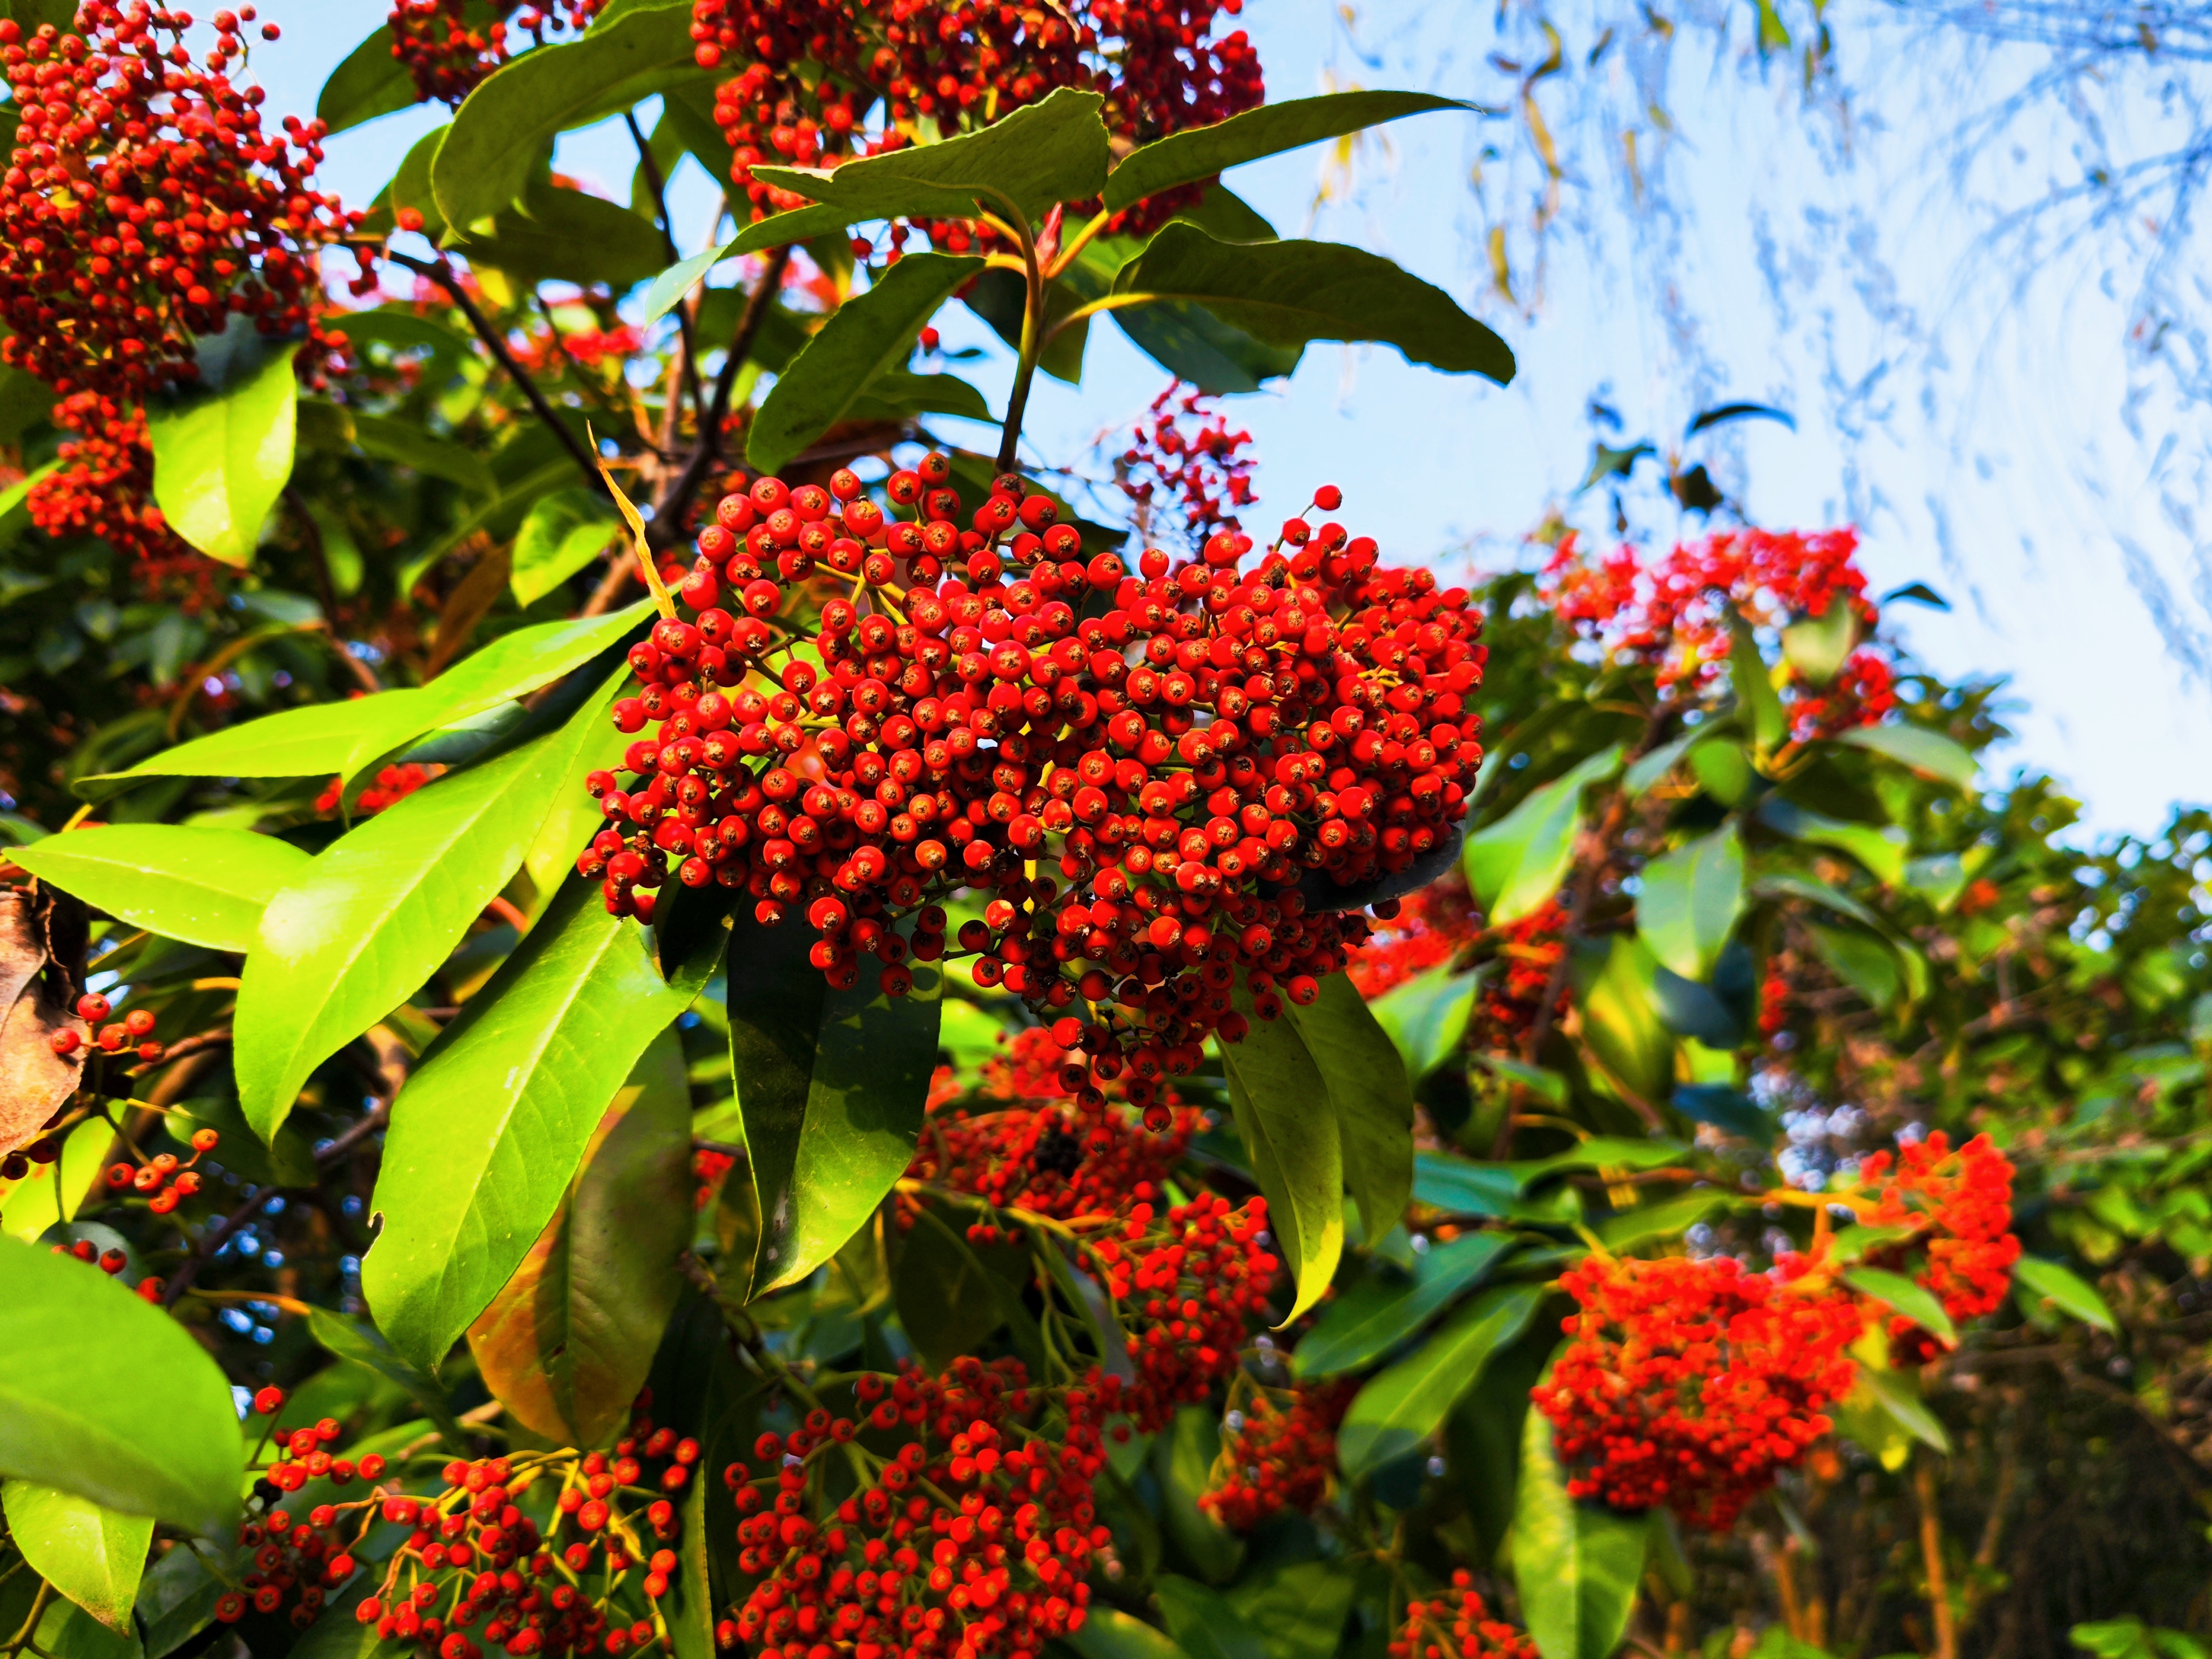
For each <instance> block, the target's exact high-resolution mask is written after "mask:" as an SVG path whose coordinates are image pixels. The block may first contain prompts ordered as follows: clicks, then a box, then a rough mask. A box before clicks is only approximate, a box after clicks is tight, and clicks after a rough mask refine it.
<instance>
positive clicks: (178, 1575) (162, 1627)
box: [135, 1548, 229, 1659]
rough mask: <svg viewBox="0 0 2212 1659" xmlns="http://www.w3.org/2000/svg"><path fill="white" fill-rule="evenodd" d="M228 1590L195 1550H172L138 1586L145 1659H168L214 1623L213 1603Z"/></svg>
mask: <svg viewBox="0 0 2212 1659" xmlns="http://www.w3.org/2000/svg"><path fill="white" fill-rule="evenodd" d="M228 1588H229V1586H228V1585H227V1584H225V1583H223V1582H222V1579H220V1578H218V1577H216V1575H215V1573H214V1572H213V1571H211V1570H210V1567H209V1566H208V1564H207V1562H206V1560H205V1559H204V1558H203V1557H202V1556H201V1554H200V1553H199V1552H198V1551H197V1550H196V1549H191V1548H185V1549H173V1550H171V1551H170V1552H169V1553H167V1555H164V1556H163V1557H162V1558H161V1559H160V1560H158V1561H156V1562H155V1564H154V1565H153V1566H152V1567H151V1568H150V1569H149V1571H147V1573H146V1576H145V1577H144V1578H143V1579H142V1580H141V1581H140V1582H139V1586H138V1601H137V1607H136V1608H135V1611H136V1613H137V1619H138V1623H139V1626H141V1627H142V1628H143V1630H144V1631H145V1632H146V1659H168V1656H169V1655H170V1654H172V1653H174V1652H175V1651H176V1650H178V1649H179V1648H180V1647H182V1646H183V1645H184V1644H185V1643H186V1642H189V1641H190V1640H191V1638H193V1637H195V1636H197V1635H198V1634H199V1633H200V1632H202V1631H204V1630H205V1629H206V1628H207V1627H208V1626H210V1625H212V1624H213V1623H215V1609H216V1602H218V1601H221V1600H222V1595H223V1592H224V1591H225V1590H227V1589H228Z"/></svg>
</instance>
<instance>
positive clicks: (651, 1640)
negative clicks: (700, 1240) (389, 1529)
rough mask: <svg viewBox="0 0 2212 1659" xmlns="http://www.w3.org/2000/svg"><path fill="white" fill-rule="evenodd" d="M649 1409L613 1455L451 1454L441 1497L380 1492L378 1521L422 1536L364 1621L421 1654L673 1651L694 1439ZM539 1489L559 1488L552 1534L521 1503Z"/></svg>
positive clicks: (405, 1550)
mask: <svg viewBox="0 0 2212 1659" xmlns="http://www.w3.org/2000/svg"><path fill="white" fill-rule="evenodd" d="M649 1404H650V1401H649V1399H648V1398H647V1397H646V1396H642V1395H641V1396H640V1399H639V1402H638V1406H637V1407H636V1408H635V1413H634V1415H633V1418H632V1421H631V1424H630V1428H629V1433H628V1435H626V1436H625V1437H623V1439H621V1440H618V1441H617V1442H616V1443H615V1447H614V1450H613V1452H612V1454H611V1455H610V1454H608V1453H605V1452H597V1451H594V1452H588V1453H581V1454H579V1453H577V1452H574V1451H560V1452H520V1453H517V1454H515V1455H513V1456H511V1457H493V1458H480V1459H477V1460H476V1461H475V1462H462V1461H459V1460H456V1461H455V1462H452V1463H449V1464H447V1466H446V1468H445V1471H444V1489H443V1490H442V1491H441V1492H439V1493H438V1494H437V1495H435V1496H434V1497H430V1498H413V1497H408V1496H404V1495H384V1494H381V1493H380V1494H379V1498H380V1506H379V1509H378V1510H377V1513H378V1514H379V1515H380V1516H381V1518H382V1519H384V1520H386V1521H391V1522H398V1523H399V1524H400V1525H402V1526H406V1527H410V1528H413V1530H412V1531H411V1532H410V1533H409V1534H408V1535H407V1537H406V1540H405V1541H404V1543H403V1544H402V1545H401V1546H400V1547H399V1549H398V1551H397V1552H396V1553H394V1554H393V1556H392V1560H391V1562H390V1564H389V1565H387V1566H386V1570H385V1573H384V1577H383V1578H382V1580H381V1581H380V1583H379V1584H378V1586H377V1588H376V1589H375V1592H374V1594H372V1595H368V1597H366V1598H365V1599H363V1600H362V1601H360V1602H359V1603H357V1604H356V1607H355V1608H354V1615H355V1617H356V1618H357V1619H358V1620H360V1621H361V1622H362V1624H364V1625H374V1626H375V1627H376V1632H377V1635H378V1636H379V1637H380V1638H382V1639H384V1640H386V1641H393V1640H397V1641H401V1642H404V1643H407V1644H410V1645H411V1646H413V1647H414V1648H415V1650H416V1651H417V1652H418V1653H420V1654H422V1655H423V1656H424V1659H430V1656H435V1659H480V1656H482V1655H483V1654H484V1653H485V1652H487V1651H488V1650H490V1649H493V1648H499V1649H502V1650H504V1651H506V1652H507V1653H508V1654H510V1655H514V1656H522V1655H528V1654H548V1655H566V1654H594V1653H606V1654H623V1653H642V1652H646V1651H647V1650H652V1649H653V1648H656V1647H665V1646H666V1645H667V1643H668V1639H669V1636H668V1627H667V1623H666V1621H665V1619H664V1618H663V1617H662V1615H661V1612H660V1609H659V1601H660V1600H661V1598H663V1597H664V1596H665V1595H668V1593H669V1589H670V1584H671V1577H672V1575H673V1574H674V1573H675V1571H676V1565H677V1558H676V1553H675V1552H674V1551H673V1550H672V1549H671V1548H670V1547H669V1545H670V1544H671V1543H672V1542H673V1541H674V1540H675V1538H676V1535H677V1530H678V1523H677V1509H676V1506H677V1503H678V1500H679V1499H680V1497H681V1494H682V1492H683V1491H684V1487H685V1486H687V1485H689V1484H690V1479H691V1476H692V1474H693V1473H694V1468H695V1466H696V1463H697V1462H698V1460H699V1444H698V1442H696V1440H690V1439H682V1438H678V1436H677V1434H676V1432H675V1431H673V1430H671V1429H666V1428H659V1429H656V1428H655V1427H653V1422H652V1419H650V1418H649V1417H648V1416H647V1415H646V1414H645V1413H646V1408H647V1406H648V1405H649ZM540 1482H547V1483H557V1485H556V1491H555V1496H554V1500H553V1504H552V1509H551V1518H550V1526H544V1527H542V1526H541V1524H540V1522H539V1521H538V1519H536V1518H534V1517H533V1516H532V1514H531V1513H530V1512H528V1511H527V1510H525V1508H524V1507H523V1505H524V1504H525V1503H526V1501H527V1499H528V1497H529V1494H530V1493H531V1491H532V1487H534V1486H538V1484H539V1483H540ZM640 1595H641V1596H642V1598H643V1600H642V1601H638V1599H637V1598H638V1597H639V1596H640ZM641 1608H642V1610H643V1613H642V1616H640V1610H641Z"/></svg>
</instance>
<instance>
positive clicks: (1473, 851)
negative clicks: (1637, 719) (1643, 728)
mask: <svg viewBox="0 0 2212 1659" xmlns="http://www.w3.org/2000/svg"><path fill="white" fill-rule="evenodd" d="M1618 770H1620V745H1619V744H1614V745H1613V746H1612V747H1610V748H1607V749H1602V750H1599V751H1598V752H1597V753H1596V754H1595V755H1591V756H1589V757H1587V758H1586V759H1584V760H1583V761H1582V762H1580V763H1577V765H1576V766H1575V767H1574V768H1573V769H1571V771H1569V772H1567V773H1566V774H1565V775H1563V776H1560V777H1557V778H1554V779H1553V780H1552V781H1551V782H1549V783H1547V784H1541V785H1539V786H1538V787H1536V788H1534V789H1532V790H1530V791H1529V792H1528V794H1527V795H1526V796H1524V797H1522V800H1521V802H1520V804H1519V805H1516V807H1514V809H1513V810H1512V811H1510V812H1508V813H1507V814H1506V815H1505V816H1504V817H1502V818H1500V819H1498V822H1497V823H1492V824H1489V825H1487V826H1486V827H1485V828H1483V829H1480V830H1478V831H1476V832H1475V833H1474V834H1473V835H1471V836H1468V838H1467V848H1466V851H1465V852H1464V853H1463V854H1462V862H1463V866H1464V867H1465V869H1466V871H1467V880H1468V886H1469V887H1471V888H1472V889H1474V896H1475V897H1476V898H1477V899H1478V900H1480V902H1482V904H1483V905H1484V907H1485V908H1486V910H1487V911H1488V913H1489V921H1490V925H1491V926H1492V927H1504V926H1505V925H1506V924H1507V923H1508V922H1514V921H1520V920H1521V919H1522V917H1524V916H1528V915H1534V914H1535V912H1537V911H1538V910H1541V909H1542V908H1544V906H1546V905H1547V904H1548V903H1550V902H1552V900H1553V897H1554V896H1557V894H1558V893H1559V884H1560V883H1561V882H1563V881H1565V879H1566V878H1567V872H1568V871H1570V870H1571V869H1572V868H1573V867H1574V860H1575V832H1576V830H1577V829H1578V828H1579V827H1580V825H1581V823H1582V811H1583V790H1584V789H1586V788H1588V787H1590V786H1591V785H1592V784H1596V783H1602V782H1604V781H1606V780H1607V778H1610V777H1611V776H1612V775H1613V774H1614V773H1615V772H1617V771H1618Z"/></svg>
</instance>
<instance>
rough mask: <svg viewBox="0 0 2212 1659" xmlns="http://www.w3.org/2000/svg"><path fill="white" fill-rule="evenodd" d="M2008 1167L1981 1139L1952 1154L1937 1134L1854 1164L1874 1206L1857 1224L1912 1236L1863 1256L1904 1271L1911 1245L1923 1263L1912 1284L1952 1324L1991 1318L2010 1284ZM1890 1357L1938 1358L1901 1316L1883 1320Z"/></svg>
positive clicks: (1905, 1360) (1907, 1360)
mask: <svg viewBox="0 0 2212 1659" xmlns="http://www.w3.org/2000/svg"><path fill="white" fill-rule="evenodd" d="M2012 1177H2013V1167H2012V1161H2011V1160H2010V1159H2009V1158H2007V1157H2006V1156H2005V1155H2004V1154H2003V1153H2002V1152H2000V1151H1998V1150H1997V1146H1996V1142H1994V1141H1992V1140H1991V1139H1990V1138H1989V1137H1988V1136H1987V1135H1976V1136H1975V1137H1974V1138H1973V1139H1972V1140H1970V1141H1968V1142H1967V1143H1966V1145H1965V1146H1960V1147H1959V1148H1957V1149H1956V1150H1954V1149H1953V1147H1952V1146H1951V1139H1950V1137H1949V1136H1948V1135H1947V1134H1945V1133H1943V1131H1942V1130H1941V1129H1938V1130H1936V1132H1935V1133H1932V1134H1930V1135H1929V1137H1928V1138H1927V1139H1925V1140H1922V1141H1912V1142H1907V1143H1906V1144H1905V1146H1900V1147H1899V1149H1898V1151H1897V1153H1896V1155H1895V1156H1894V1157H1892V1156H1891V1154H1889V1153H1888V1152H1875V1153H1873V1154H1871V1155H1869V1157H1868V1158H1865V1159H1864V1160H1863V1162H1862V1163H1861V1164H1860V1165H1859V1180H1860V1183H1861V1185H1862V1187H1863V1188H1866V1187H1870V1188H1872V1189H1873V1191H1872V1194H1871V1199H1872V1203H1871V1206H1870V1207H1869V1208H1866V1209H1864V1210H1863V1211H1862V1212H1861V1214H1860V1219H1861V1221H1863V1223H1864V1224H1865V1225H1869V1226H1874V1227H1911V1228H1913V1229H1915V1230H1916V1231H1917V1234H1918V1237H1917V1238H1916V1239H1915V1240H1912V1241H1911V1242H1910V1243H1907V1244H1899V1245H1895V1246H1891V1247H1889V1248H1887V1249H1883V1250H1881V1251H1879V1252H1875V1253H1874V1254H1873V1255H1869V1258H1868V1259H1869V1261H1877V1262H1878V1265H1880V1266H1882V1267H1899V1268H1901V1267H1904V1266H1905V1263H1906V1261H1907V1260H1908V1251H1909V1250H1910V1249H1911V1245H1913V1244H1917V1245H1918V1246H1919V1247H1920V1249H1921V1250H1922V1251H1923V1253H1924V1257H1925V1260H1924V1261H1923V1263H1922V1265H1920V1266H1919V1267H1917V1269H1915V1270H1914V1272H1913V1278H1914V1279H1917V1281H1918V1282H1919V1283H1920V1285H1923V1287H1924V1288H1926V1289H1927V1290H1929V1291H1932V1292H1933V1293H1934V1294H1935V1296H1936V1299H1937V1300H1938V1301H1940V1302H1941V1303H1942V1304H1943V1311H1944V1312H1945V1313H1946V1314H1948V1315H1949V1316H1950V1317H1951V1319H1952V1321H1953V1322H1954V1323H1957V1324H1963V1323H1965V1322H1966V1321H1967V1320H1969V1319H1978V1318H1980V1317H1982V1316H1984V1315H1985V1314H1990V1313H1994V1312H1995V1311H1996V1309H1997V1308H1998V1306H1999V1305H2000V1304H2002V1302H2003V1301H2004V1298H2005V1292H2006V1291H2008V1289H2010V1288H2011V1285H2012V1269H2013V1263H2015V1261H2019V1260H2020V1240H2019V1238H2018V1237H2016V1236H2015V1234H2014V1232H2013V1231H2012ZM1888 1328H1889V1333H1890V1345H1891V1351H1892V1353H1893V1358H1895V1360H1896V1362H1897V1363H1898V1364H1926V1363H1927V1362H1928V1361H1929V1360H1930V1359H1933V1358H1935V1357H1936V1354H1937V1353H1938V1352H1940V1345H1939V1344H1938V1343H1937V1341H1936V1338H1935V1337H1934V1335H1932V1334H1930V1333H1929V1332H1927V1331H1925V1330H1923V1329H1922V1328H1920V1327H1919V1326H1917V1325H1916V1324H1915V1323H1913V1322H1912V1321H1911V1320H1910V1319H1907V1318H1905V1316H1902V1315H1897V1316H1893V1317H1892V1318H1891V1319H1890V1321H1889V1327H1888Z"/></svg>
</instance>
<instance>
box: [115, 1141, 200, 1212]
mask: <svg viewBox="0 0 2212 1659" xmlns="http://www.w3.org/2000/svg"><path fill="white" fill-rule="evenodd" d="M221 1140H222V1136H220V1135H219V1134H217V1133H216V1132H215V1131H214V1130H213V1129H198V1130H195V1131H194V1132H193V1134H192V1155H191V1158H190V1159H189V1160H188V1161H185V1162H182V1163H180V1162H179V1160H178V1158H177V1156H176V1154H175V1153H173V1152H156V1153H155V1155H154V1156H153V1157H151V1158H146V1159H145V1160H144V1161H143V1162H142V1163H139V1164H109V1165H108V1166H107V1177H106V1180H107V1190H108V1191H109V1192H111V1193H113V1194H117V1195H118V1196H120V1195H122V1194H125V1193H134V1192H135V1193H137V1194H139V1195H140V1196H141V1197H143V1198H144V1199H145V1200H146V1207H147V1208H148V1209H149V1210H151V1211H152V1212H154V1213H155V1215H167V1214H168V1213H169V1212H170V1211H172V1210H173V1209H175V1208H176V1207H177V1206H178V1205H179V1204H181V1203H183V1202H184V1201H185V1200H186V1199H188V1198H190V1197H191V1195H192V1194H194V1193H197V1191H199V1189H200V1178H199V1174H198V1171H197V1170H195V1169H194V1168H193V1165H195V1164H197V1163H198V1162H199V1161H200V1160H201V1159H202V1158H205V1157H206V1156H207V1155H208V1154H209V1153H210V1152H213V1151H214V1150H215V1149H216V1146H217V1145H218V1144H219V1143H220V1142H221ZM131 1151H132V1152H137V1147H136V1146H132V1147H131Z"/></svg>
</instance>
